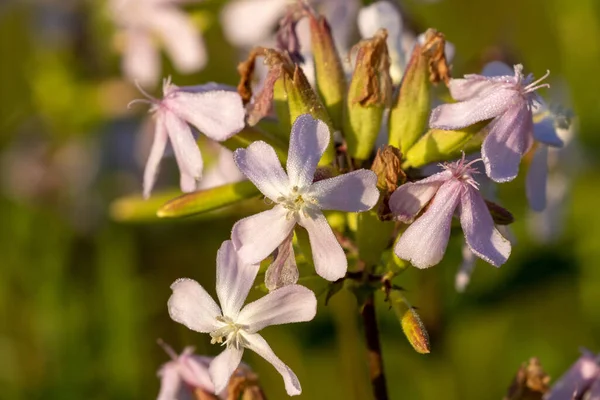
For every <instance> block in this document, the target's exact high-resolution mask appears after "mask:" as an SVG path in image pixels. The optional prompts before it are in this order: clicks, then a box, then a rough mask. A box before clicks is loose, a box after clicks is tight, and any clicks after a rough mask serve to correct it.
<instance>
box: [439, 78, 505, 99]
mask: <svg viewBox="0 0 600 400" xmlns="http://www.w3.org/2000/svg"><path fill="white" fill-rule="evenodd" d="M498 86H499V85H498V83H497V82H494V81H493V80H491V79H487V78H485V77H483V76H481V75H469V78H465V79H450V83H449V84H448V89H450V95H451V96H452V98H453V99H454V100H458V101H464V100H469V99H471V98H473V97H477V96H484V95H486V94H487V93H489V92H491V91H493V90H497V88H498Z"/></svg>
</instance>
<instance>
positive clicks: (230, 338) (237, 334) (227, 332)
mask: <svg viewBox="0 0 600 400" xmlns="http://www.w3.org/2000/svg"><path fill="white" fill-rule="evenodd" d="M217 321H219V322H223V323H224V324H225V326H222V327H221V328H219V329H217V330H216V331H213V332H211V333H210V337H211V338H212V339H211V341H210V344H216V343H220V344H221V345H227V346H228V347H229V346H233V347H235V348H236V349H240V348H241V347H245V343H246V340H245V339H244V337H243V336H242V331H243V330H244V328H245V327H244V325H240V324H236V323H235V322H234V321H233V320H232V319H231V318H229V317H225V316H222V317H217Z"/></svg>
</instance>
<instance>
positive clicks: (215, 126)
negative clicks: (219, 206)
mask: <svg viewBox="0 0 600 400" xmlns="http://www.w3.org/2000/svg"><path fill="white" fill-rule="evenodd" d="M139 89H140V91H141V92H142V93H143V94H144V95H145V96H146V99H137V100H133V101H132V102H131V103H130V104H132V103H136V102H144V103H149V104H150V105H151V107H150V112H153V113H155V118H156V128H155V133H154V142H153V144H152V149H151V151H150V156H149V157H148V161H147V163H146V169H145V171H144V197H145V198H148V197H149V196H150V192H151V191H152V187H153V186H154V181H155V180H156V174H157V172H158V165H159V164H160V160H161V159H162V156H163V153H164V152H165V149H166V146H167V139H169V140H170V142H171V146H172V147H173V151H174V153H175V158H176V159H177V164H178V165H179V172H180V174H181V190H182V191H184V192H192V191H194V190H196V188H197V184H198V180H200V178H201V177H202V168H203V162H202V155H201V154H200V149H199V148H198V145H197V144H196V140H195V138H194V135H193V134H192V130H191V128H190V126H189V125H188V123H189V124H191V125H193V126H194V127H196V128H197V129H198V130H199V131H200V132H202V133H203V134H205V135H206V136H208V137H209V138H211V139H213V140H218V141H223V140H226V139H229V138H230V137H231V136H233V135H235V134H236V133H237V132H239V131H240V130H241V129H242V128H243V127H244V115H245V114H244V113H245V111H244V107H243V105H242V99H241V98H240V96H239V95H238V94H237V92H235V91H233V90H228V88H227V87H226V86H224V85H217V84H214V83H208V84H206V85H198V86H189V87H181V88H180V87H177V86H175V85H173V84H172V83H171V80H170V79H165V80H164V82H163V98H162V100H159V99H155V98H153V97H151V96H150V95H148V94H147V93H146V92H144V91H143V89H142V88H139Z"/></svg>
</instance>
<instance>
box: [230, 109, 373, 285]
mask: <svg viewBox="0 0 600 400" xmlns="http://www.w3.org/2000/svg"><path fill="white" fill-rule="evenodd" d="M328 144H329V128H328V127H327V125H325V123H323V122H322V121H320V120H315V119H313V118H312V116H310V115H309V114H304V115H301V116H300V117H298V118H297V119H296V121H295V122H294V125H293V127H292V132H291V136H290V147H289V153H288V159H287V174H286V173H285V171H284V170H283V168H282V167H281V164H280V162H279V160H278V159H277V155H276V154H275V151H274V150H273V148H272V147H271V146H269V145H268V144H266V143H265V142H262V141H258V142H254V143H252V144H251V145H250V146H248V147H247V148H246V149H238V150H236V151H235V153H234V160H235V162H236V164H237V166H238V168H239V169H240V170H241V171H242V172H243V173H244V175H246V176H247V177H248V179H250V180H251V181H252V182H253V183H254V184H255V185H256V187H257V188H258V189H259V190H260V191H261V192H262V193H263V194H264V195H265V196H266V197H267V198H269V199H270V200H271V201H273V202H274V203H275V204H276V205H275V207H273V208H272V209H271V210H268V211H263V212H261V213H259V214H256V215H252V216H250V217H247V218H244V219H242V220H240V221H238V222H237V223H236V224H235V225H234V226H233V231H232V233H231V240H232V241H233V243H234V245H235V248H236V250H237V251H238V254H239V256H240V258H241V259H242V260H244V261H245V262H246V263H248V264H254V263H258V262H260V261H261V260H264V259H265V258H267V257H268V256H269V255H270V254H271V253H272V252H273V251H274V250H275V249H276V248H277V247H278V246H279V245H280V244H281V242H283V240H284V239H285V238H286V237H287V236H288V235H289V234H290V232H291V231H292V229H294V226H295V225H296V223H298V224H300V225H301V226H303V227H304V228H305V229H306V230H307V231H308V235H309V239H310V245H311V248H312V253H313V261H314V264H315V269H316V271H317V273H318V274H319V275H321V276H322V277H323V278H325V279H327V280H330V281H334V280H337V279H339V278H342V277H343V276H344V275H345V274H346V270H347V268H348V262H347V260H346V255H345V254H344V250H343V249H342V247H341V246H340V244H339V243H338V241H337V239H336V237H335V235H334V234H333V231H332V230H331V227H330V226H329V224H328V223H327V220H326V219H325V216H324V215H323V212H322V210H340V211H347V212H361V211H367V210H369V209H371V208H372V207H373V206H374V205H375V204H376V203H377V200H378V199H379V191H378V190H377V186H376V184H377V176H376V175H375V173H374V172H372V171H369V170H365V169H360V170H357V171H353V172H350V173H347V174H344V175H339V176H336V177H334V178H329V179H324V180H321V181H318V182H313V178H314V175H315V171H316V168H317V164H318V162H319V160H320V159H321V156H322V155H323V153H324V152H325V149H326V148H327V145H328Z"/></svg>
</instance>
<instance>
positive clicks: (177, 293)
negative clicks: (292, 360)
mask: <svg viewBox="0 0 600 400" xmlns="http://www.w3.org/2000/svg"><path fill="white" fill-rule="evenodd" d="M258 267H259V266H258V265H246V264H243V263H242V262H241V261H240V260H239V259H238V257H237V254H236V252H235V250H234V248H233V244H232V243H231V242H230V241H226V242H223V244H222V245H221V248H220V249H219V251H218V253H217V297H218V299H219V302H220V303H221V307H219V305H218V304H217V303H215V301H214V300H213V299H212V298H211V297H210V295H209V294H208V293H207V292H206V290H204V288H203V287H202V286H200V285H199V284H198V282H196V281H194V280H192V279H185V278H184V279H178V280H177V281H175V283H173V285H171V289H173V294H172V295H171V297H170V298H169V302H168V307H169V315H170V316H171V318H172V319H173V320H174V321H176V322H179V323H181V324H183V325H185V326H187V327H188V328H189V329H191V330H193V331H196V332H202V333H210V336H211V337H212V341H211V343H213V344H215V343H220V344H222V345H223V346H224V347H225V350H223V352H222V353H221V354H219V355H218V356H217V357H215V359H214V360H213V361H212V362H211V363H210V366H209V368H208V372H209V375H210V377H211V380H212V382H213V383H214V385H215V393H221V391H223V389H225V387H226V386H227V383H228V381H229V378H230V377H231V375H232V374H233V372H234V371H235V370H236V368H237V367H238V366H239V364H240V361H241V359H242V355H243V354H244V348H248V349H250V350H252V351H254V352H256V353H257V354H258V355H260V356H261V357H263V358H264V359H265V360H267V361H268V362H270V363H271V364H272V365H273V366H274V367H275V369H276V370H277V371H278V372H279V373H280V374H281V376H282V377H283V381H284V383H285V389H286V391H287V393H288V394H289V395H290V396H292V395H297V394H300V393H301V392H302V389H301V387H300V382H299V381H298V378H297V377H296V375H295V374H294V373H293V372H292V370H291V369H290V368H289V367H288V366H287V365H285V364H284V363H283V362H282V361H281V360H280V359H279V358H278V357H277V356H276V355H275V353H273V350H271V347H270V346H269V344H268V343H267V342H266V341H265V339H263V337H262V336H261V335H259V334H258V333H257V332H258V331H260V330H261V329H263V328H265V327H267V326H269V325H279V324H289V323H293V322H304V321H310V320H312V319H313V318H314V316H315V314H316V312H317V299H316V297H315V295H314V293H313V292H311V291H310V290H308V289H307V288H305V287H304V286H299V285H287V286H284V287H282V288H280V289H277V290H274V291H272V292H271V293H269V294H267V295H266V296H263V297H262V298H260V299H258V300H256V301H254V302H252V303H250V304H247V305H246V306H244V307H242V306H243V305H244V301H245V300H246V297H247V296H248V292H249V291H250V288H251V287H252V284H253V283H254V280H255V279H256V275H257V274H258Z"/></svg>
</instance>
